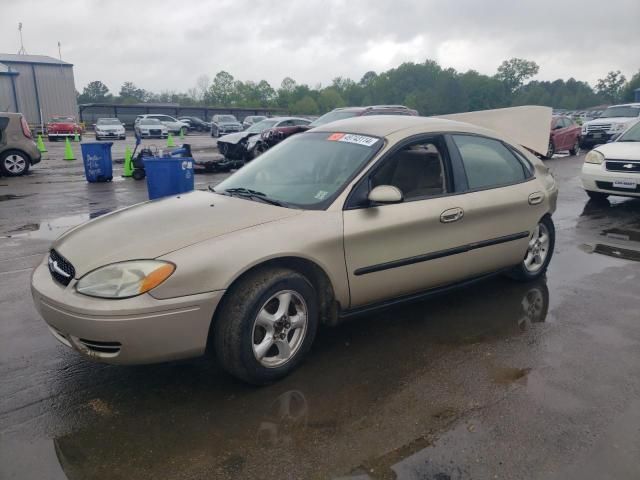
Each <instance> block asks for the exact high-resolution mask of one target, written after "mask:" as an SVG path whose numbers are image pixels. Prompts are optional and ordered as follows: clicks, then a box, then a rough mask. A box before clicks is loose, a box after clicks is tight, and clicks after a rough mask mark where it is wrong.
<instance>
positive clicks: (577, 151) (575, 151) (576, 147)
mask: <svg viewBox="0 0 640 480" xmlns="http://www.w3.org/2000/svg"><path fill="white" fill-rule="evenodd" d="M569 153H570V154H571V155H573V156H574V157H577V156H578V155H580V139H576V143H575V144H574V145H573V148H571V149H570V150H569Z"/></svg>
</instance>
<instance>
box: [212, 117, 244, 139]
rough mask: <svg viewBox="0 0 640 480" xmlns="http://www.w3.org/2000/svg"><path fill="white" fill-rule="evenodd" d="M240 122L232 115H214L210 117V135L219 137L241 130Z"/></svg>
mask: <svg viewBox="0 0 640 480" xmlns="http://www.w3.org/2000/svg"><path fill="white" fill-rule="evenodd" d="M241 131H242V124H241V123H240V122H239V121H238V119H237V118H236V117H234V116H233V115H214V116H213V118H212V119H211V136H212V137H219V136H220V135H226V134H227V133H233V132H241Z"/></svg>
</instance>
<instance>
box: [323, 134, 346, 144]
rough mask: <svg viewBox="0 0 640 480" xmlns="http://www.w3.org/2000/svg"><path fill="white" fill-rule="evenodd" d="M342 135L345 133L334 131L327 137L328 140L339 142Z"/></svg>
mask: <svg viewBox="0 0 640 480" xmlns="http://www.w3.org/2000/svg"><path fill="white" fill-rule="evenodd" d="M342 137H344V133H332V134H331V135H329V138H327V140H329V141H330V142H337V141H338V140H340V139H341V138H342Z"/></svg>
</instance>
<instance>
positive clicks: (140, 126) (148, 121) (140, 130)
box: [134, 117, 169, 138]
mask: <svg viewBox="0 0 640 480" xmlns="http://www.w3.org/2000/svg"><path fill="white" fill-rule="evenodd" d="M134 129H135V131H136V133H137V134H138V135H139V136H140V137H141V138H167V137H168V136H169V130H168V129H167V127H166V125H164V124H163V123H161V122H160V121H159V120H158V119H156V118H147V117H145V118H141V119H139V120H136V124H135V127H134Z"/></svg>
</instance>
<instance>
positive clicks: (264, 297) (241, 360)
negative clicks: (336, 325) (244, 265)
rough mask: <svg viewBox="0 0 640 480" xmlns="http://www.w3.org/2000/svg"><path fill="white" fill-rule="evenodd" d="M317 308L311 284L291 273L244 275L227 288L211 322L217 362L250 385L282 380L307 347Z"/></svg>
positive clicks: (266, 271)
mask: <svg viewBox="0 0 640 480" xmlns="http://www.w3.org/2000/svg"><path fill="white" fill-rule="evenodd" d="M287 298H288V300H285V299H287ZM317 305H318V300H317V295H316V292H315V289H314V288H313V285H311V283H310V282H309V281H308V280H307V279H306V277H304V276H303V275H301V274H299V273H297V272H295V271H293V270H288V269H283V268H277V269H262V270H258V271H256V272H254V273H252V274H249V275H248V276H247V277H246V278H244V279H242V280H240V281H239V282H238V283H237V284H235V285H233V286H232V287H231V288H230V289H229V291H228V292H227V294H226V296H225V299H224V300H223V304H222V305H221V308H220V311H219V313H218V314H217V315H216V318H215V319H214V321H215V323H214V324H213V325H212V334H213V344H214V347H215V351H216V355H217V357H218V360H219V361H220V363H221V364H222V366H223V368H224V369H225V370H226V371H227V372H229V373H230V374H231V375H233V376H235V377H237V378H240V379H242V380H244V381H246V382H248V383H252V384H255V385H266V384H269V383H272V382H274V381H276V380H279V379H281V378H283V377H285V376H287V375H288V374H289V373H291V372H292V371H293V370H294V369H295V368H296V367H297V366H298V365H299V364H300V362H301V361H302V359H303V358H304V356H305V355H306V354H307V352H308V351H309V349H310V348H311V344H312V343H313V340H314V338H315V334H316V330H317V327H318V307H317Z"/></svg>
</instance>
